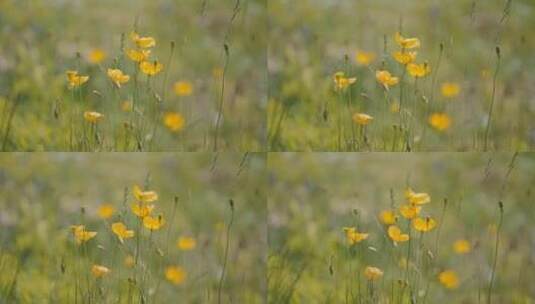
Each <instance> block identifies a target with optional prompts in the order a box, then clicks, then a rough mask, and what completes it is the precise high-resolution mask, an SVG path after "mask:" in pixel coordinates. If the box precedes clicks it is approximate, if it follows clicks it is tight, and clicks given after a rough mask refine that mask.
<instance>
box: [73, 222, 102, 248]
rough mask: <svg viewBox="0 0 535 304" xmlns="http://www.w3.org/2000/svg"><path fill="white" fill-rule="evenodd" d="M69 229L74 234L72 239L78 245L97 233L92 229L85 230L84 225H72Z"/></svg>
mask: <svg viewBox="0 0 535 304" xmlns="http://www.w3.org/2000/svg"><path fill="white" fill-rule="evenodd" d="M71 229H72V232H73V235H74V240H75V241H76V244H78V245H80V244H82V243H85V242H87V241H89V240H90V239H92V238H94V237H95V236H96V235H97V233H96V232H94V231H87V230H85V226H84V225H74V226H71Z"/></svg>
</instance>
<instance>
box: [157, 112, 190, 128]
mask: <svg viewBox="0 0 535 304" xmlns="http://www.w3.org/2000/svg"><path fill="white" fill-rule="evenodd" d="M163 123H164V125H165V126H166V127H167V128H168V129H169V130H171V131H173V132H178V131H180V130H182V129H184V125H185V124H186V120H185V119H184V116H182V114H180V113H177V112H167V113H165V114H164V116H163Z"/></svg>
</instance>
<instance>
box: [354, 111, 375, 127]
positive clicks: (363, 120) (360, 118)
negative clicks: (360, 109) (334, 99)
mask: <svg viewBox="0 0 535 304" xmlns="http://www.w3.org/2000/svg"><path fill="white" fill-rule="evenodd" d="M372 120H373V117H372V116H370V115H368V114H364V113H355V114H353V122H354V123H356V124H358V125H361V126H365V125H367V124H369V123H370V122H371V121H372Z"/></svg>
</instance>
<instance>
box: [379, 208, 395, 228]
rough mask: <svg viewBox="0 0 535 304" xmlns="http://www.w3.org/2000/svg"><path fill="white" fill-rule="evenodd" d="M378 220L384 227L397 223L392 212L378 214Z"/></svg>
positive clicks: (386, 211) (384, 211)
mask: <svg viewBox="0 0 535 304" xmlns="http://www.w3.org/2000/svg"><path fill="white" fill-rule="evenodd" d="M379 219H380V220H381V222H382V223H383V224H385V225H393V224H395V223H396V222H397V220H398V216H397V215H396V213H395V212H394V210H383V211H381V213H380V214H379Z"/></svg>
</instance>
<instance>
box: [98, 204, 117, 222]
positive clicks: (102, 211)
mask: <svg viewBox="0 0 535 304" xmlns="http://www.w3.org/2000/svg"><path fill="white" fill-rule="evenodd" d="M114 212H115V208H113V205H110V204H102V205H100V207H99V208H98V216H100V217H101V218H103V219H109V218H110V217H112V215H113V213H114Z"/></svg>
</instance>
